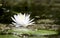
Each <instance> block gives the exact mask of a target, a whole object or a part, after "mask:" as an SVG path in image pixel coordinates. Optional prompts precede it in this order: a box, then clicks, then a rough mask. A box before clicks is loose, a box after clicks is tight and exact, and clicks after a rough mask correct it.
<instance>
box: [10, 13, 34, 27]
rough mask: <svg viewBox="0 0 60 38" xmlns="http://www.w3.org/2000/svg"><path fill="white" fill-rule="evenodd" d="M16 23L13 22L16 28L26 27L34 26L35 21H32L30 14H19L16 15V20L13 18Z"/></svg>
mask: <svg viewBox="0 0 60 38" xmlns="http://www.w3.org/2000/svg"><path fill="white" fill-rule="evenodd" d="M11 18H12V20H13V21H14V22H12V23H13V24H14V25H15V26H16V27H19V26H23V27H26V26H28V25H32V24H33V23H34V22H33V20H34V19H31V20H30V15H29V14H25V13H24V14H21V13H19V14H17V15H14V18H13V17H11Z"/></svg>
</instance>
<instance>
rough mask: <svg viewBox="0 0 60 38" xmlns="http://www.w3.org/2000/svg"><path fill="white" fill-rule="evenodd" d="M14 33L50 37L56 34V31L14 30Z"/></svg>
mask: <svg viewBox="0 0 60 38" xmlns="http://www.w3.org/2000/svg"><path fill="white" fill-rule="evenodd" d="M14 32H16V33H19V34H33V35H52V34H58V32H57V31H51V30H34V31H33V30H31V29H15V30H14Z"/></svg>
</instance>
